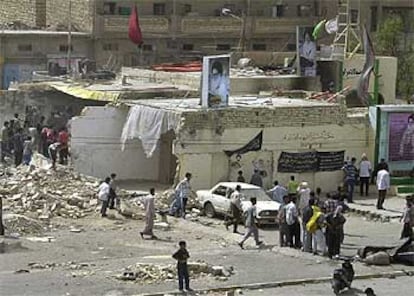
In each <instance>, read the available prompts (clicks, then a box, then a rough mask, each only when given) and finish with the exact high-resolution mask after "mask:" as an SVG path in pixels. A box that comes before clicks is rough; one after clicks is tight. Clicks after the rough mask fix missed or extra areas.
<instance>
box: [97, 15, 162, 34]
mask: <svg viewBox="0 0 414 296" xmlns="http://www.w3.org/2000/svg"><path fill="white" fill-rule="evenodd" d="M101 17H102V19H103V28H102V31H103V32H104V33H117V32H125V31H128V21H129V16H108V15H105V16H101ZM139 23H140V26H141V30H142V31H143V32H149V33H168V32H169V30H170V24H169V20H168V18H166V17H156V16H148V17H146V16H144V17H140V18H139Z"/></svg>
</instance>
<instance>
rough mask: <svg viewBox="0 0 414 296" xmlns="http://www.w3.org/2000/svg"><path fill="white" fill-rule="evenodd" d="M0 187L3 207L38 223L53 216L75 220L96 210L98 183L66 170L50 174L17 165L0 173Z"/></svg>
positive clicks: (93, 179) (46, 171)
mask: <svg viewBox="0 0 414 296" xmlns="http://www.w3.org/2000/svg"><path fill="white" fill-rule="evenodd" d="M0 185H1V189H0V194H1V195H3V196H4V197H5V208H7V207H8V208H9V209H10V210H11V211H12V212H13V213H15V214H21V215H27V216H28V217H30V218H34V219H40V220H48V219H50V218H52V217H54V216H61V217H64V218H73V219H77V218H82V217H85V216H87V215H88V214H90V213H92V212H93V211H94V209H95V208H96V205H97V198H96V191H97V188H98V185H99V181H98V180H97V179H96V178H93V177H87V176H84V175H81V174H78V173H75V172H73V171H72V170H71V169H70V168H63V167H60V168H59V169H58V170H56V171H50V170H44V169H42V168H33V167H24V166H20V167H17V168H7V169H5V170H4V171H3V173H0Z"/></svg>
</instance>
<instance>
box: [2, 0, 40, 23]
mask: <svg viewBox="0 0 414 296" xmlns="http://www.w3.org/2000/svg"><path fill="white" fill-rule="evenodd" d="M0 21H1V22H2V23H7V22H17V21H18V22H22V23H23V24H25V25H28V26H31V27H34V26H36V0H2V1H0Z"/></svg>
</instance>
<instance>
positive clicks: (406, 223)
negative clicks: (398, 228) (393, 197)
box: [401, 196, 414, 239]
mask: <svg viewBox="0 0 414 296" xmlns="http://www.w3.org/2000/svg"><path fill="white" fill-rule="evenodd" d="M413 199H414V196H409V197H407V198H406V206H405V209H404V214H403V216H402V217H401V222H402V223H403V229H402V232H401V239H403V238H407V237H408V238H414V237H413V226H414V208H413Z"/></svg>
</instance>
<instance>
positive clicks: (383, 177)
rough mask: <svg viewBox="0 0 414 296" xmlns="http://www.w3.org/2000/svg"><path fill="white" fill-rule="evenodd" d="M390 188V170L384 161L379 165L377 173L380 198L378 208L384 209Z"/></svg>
mask: <svg viewBox="0 0 414 296" xmlns="http://www.w3.org/2000/svg"><path fill="white" fill-rule="evenodd" d="M389 188H390V173H389V172H388V164H387V163H384V164H383V165H381V166H380V167H379V171H378V174H377V189H378V200H377V209H379V210H383V209H384V208H383V207H382V205H383V204H384V201H385V196H386V195H387V190H388V189H389Z"/></svg>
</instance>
